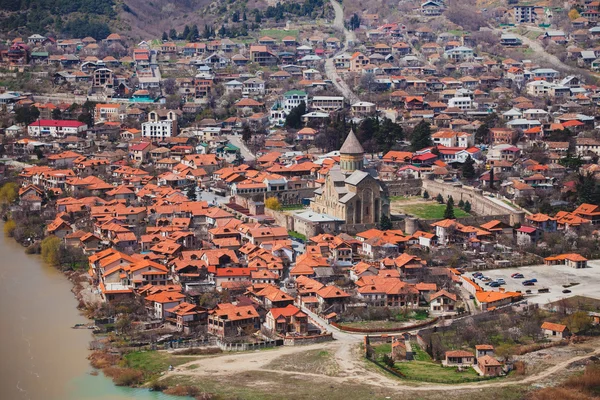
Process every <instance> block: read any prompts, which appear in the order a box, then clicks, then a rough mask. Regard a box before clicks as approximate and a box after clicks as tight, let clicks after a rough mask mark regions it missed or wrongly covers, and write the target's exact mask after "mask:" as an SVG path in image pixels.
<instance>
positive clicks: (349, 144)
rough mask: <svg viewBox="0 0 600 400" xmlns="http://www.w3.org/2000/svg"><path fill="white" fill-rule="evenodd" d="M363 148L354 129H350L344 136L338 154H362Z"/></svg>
mask: <svg viewBox="0 0 600 400" xmlns="http://www.w3.org/2000/svg"><path fill="white" fill-rule="evenodd" d="M364 153H365V150H364V149H363V147H362V146H361V144H360V142H359V141H358V138H357V137H356V135H355V134H354V131H353V130H352V129H350V133H348V136H347V137H346V140H345V141H344V144H343V145H342V148H341V149H340V154H364Z"/></svg>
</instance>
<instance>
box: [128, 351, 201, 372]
mask: <svg viewBox="0 0 600 400" xmlns="http://www.w3.org/2000/svg"><path fill="white" fill-rule="evenodd" d="M124 358H125V363H126V365H127V367H129V368H134V369H138V370H140V371H143V372H144V375H145V376H146V378H150V377H153V376H157V375H159V374H160V373H161V372H165V371H167V370H168V369H169V365H172V366H174V367H176V366H178V365H181V364H185V363H187V362H190V361H194V360H197V359H198V357H193V356H190V357H187V356H177V357H175V356H173V355H171V354H168V353H166V352H160V351H134V352H132V353H129V354H126V355H125V357H124Z"/></svg>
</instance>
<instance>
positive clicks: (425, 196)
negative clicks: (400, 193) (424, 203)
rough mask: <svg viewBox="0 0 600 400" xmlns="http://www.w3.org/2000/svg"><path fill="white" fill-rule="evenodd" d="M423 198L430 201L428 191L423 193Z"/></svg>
mask: <svg viewBox="0 0 600 400" xmlns="http://www.w3.org/2000/svg"><path fill="white" fill-rule="evenodd" d="M423 198H424V199H428V198H429V192H428V191H427V190H426V191H424V192H423Z"/></svg>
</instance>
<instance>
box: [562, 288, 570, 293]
mask: <svg viewBox="0 0 600 400" xmlns="http://www.w3.org/2000/svg"><path fill="white" fill-rule="evenodd" d="M562 292H563V293H571V291H570V290H569V289H565V290H563V291H562Z"/></svg>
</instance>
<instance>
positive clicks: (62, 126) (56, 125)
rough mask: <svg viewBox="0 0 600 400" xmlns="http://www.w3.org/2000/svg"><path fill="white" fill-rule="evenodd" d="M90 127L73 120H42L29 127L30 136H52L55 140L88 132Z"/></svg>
mask: <svg viewBox="0 0 600 400" xmlns="http://www.w3.org/2000/svg"><path fill="white" fill-rule="evenodd" d="M87 129H88V126H87V125H86V124H84V123H83V122H80V121H73V120H51V119H40V120H37V121H35V122H33V123H31V124H30V125H29V126H28V127H27V133H28V134H29V136H34V137H36V136H38V137H39V136H52V137H55V138H57V137H58V138H64V137H65V136H69V135H74V136H77V135H78V134H81V133H84V132H86V131H87Z"/></svg>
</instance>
